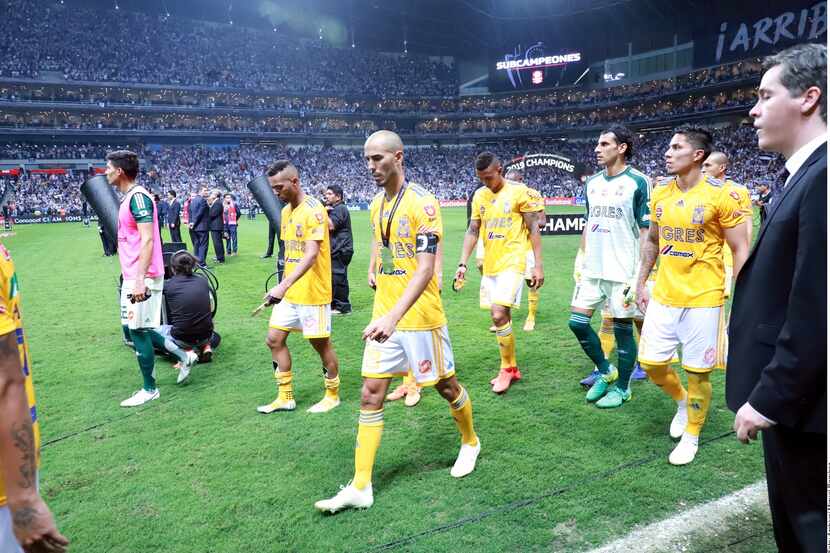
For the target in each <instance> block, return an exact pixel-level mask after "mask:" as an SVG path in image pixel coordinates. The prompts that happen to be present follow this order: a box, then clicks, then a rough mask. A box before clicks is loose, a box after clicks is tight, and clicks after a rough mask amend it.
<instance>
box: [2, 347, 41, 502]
mask: <svg viewBox="0 0 830 553" xmlns="http://www.w3.org/2000/svg"><path fill="white" fill-rule="evenodd" d="M25 382H26V380H25V376H24V375H23V371H22V369H21V368H20V352H19V351H18V347H17V335H16V334H15V333H14V332H10V333H8V334H5V335H3V336H0V467H2V468H3V476H4V481H5V482H6V483H7V484H6V485H7V487H8V492H9V497H10V498H12V497H13V495H14V494H20V495H23V496H27V495H29V496H31V495H35V494H36V493H37V490H36V480H37V476H36V475H37V459H36V453H35V439H34V434H33V433H32V420H31V415H30V414H29V407H28V404H27V402H26V388H25Z"/></svg>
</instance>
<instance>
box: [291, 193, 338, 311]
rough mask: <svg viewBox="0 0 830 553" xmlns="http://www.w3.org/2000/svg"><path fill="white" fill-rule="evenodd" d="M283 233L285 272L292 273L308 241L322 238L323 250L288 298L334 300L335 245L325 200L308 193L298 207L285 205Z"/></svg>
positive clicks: (314, 301)
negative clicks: (332, 279)
mask: <svg viewBox="0 0 830 553" xmlns="http://www.w3.org/2000/svg"><path fill="white" fill-rule="evenodd" d="M280 232H281V234H280V236H281V237H282V239H283V241H284V242H285V276H289V275H291V274H292V273H293V272H294V270H295V269H296V267H297V265H299V263H300V260H301V259H302V258H303V255H305V247H306V242H307V241H308V240H317V241H319V242H320V253H319V254H317V259H316V260H315V261H314V265H312V266H311V268H310V269H309V270H308V271H306V273H305V274H304V275H303V276H302V277H300V280H298V281H297V282H295V283H294V284H292V285H291V287H290V288H289V289H288V292H286V293H285V300H286V301H290V302H291V303H297V304H301V305H324V304H328V303H331V246H330V243H329V218H328V214H327V213H326V210H325V208H324V207H323V204H321V203H320V201H319V200H317V199H316V198H312V197H311V196H309V195H306V197H305V198H303V201H302V202H300V205H298V206H297V209H292V208H291V204H287V205H286V206H285V207H283V208H282V224H281V229H280Z"/></svg>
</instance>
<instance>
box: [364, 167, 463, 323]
mask: <svg viewBox="0 0 830 553" xmlns="http://www.w3.org/2000/svg"><path fill="white" fill-rule="evenodd" d="M385 195H386V193H385V192H381V193H380V194H378V195H377V196H375V199H374V200H372V205H370V206H369V220H370V221H371V223H372V239H373V241H374V246H375V248H376V250H375V253H376V255H377V259H378V263H376V264H375V273H376V275H375V282H376V283H377V290H376V291H375V305H374V309H373V310H372V319H377V318H379V317H382V316H383V315H385V314H387V313H389V311H391V310H392V307H394V305H395V304H396V303H397V301H398V300H399V299H400V297H401V296H402V295H403V291H404V290H405V289H406V287H407V285H408V284H409V281H410V280H412V275H414V274H415V269H416V268H417V266H418V263H417V261H416V259H415V250H416V242H417V235H418V234H435V235H436V236H438V239H439V241H440V240H441V239H443V236H444V228H443V223H442V222H441V208H440V207H439V205H438V201H437V200H436V199H435V196H433V195H432V194H431V193H430V192H429V191H427V190H426V189H424V188H423V187H422V186H420V185H417V184H415V183H408V184H407V185H406V190H405V191H404V192H403V196H402V197H401V201H400V203H399V204H398V208H397V209H396V210H395V213H394V216H393V217H392V221H391V224H390V222H389V217H390V215H391V213H392V208H393V206H394V204H395V199H394V198H393V199H392V200H391V201H390V200H387V199H386V198H385ZM381 205H383V214H381V213H380V210H381ZM387 228H389V249H390V250H391V256H387V258H389V257H391V261H392V264H393V267H384V266H383V261H382V259H383V255H382V253H381V252H382V249H383V239H382V236H383V235H382V234H381V233H384V234H385V233H386V229H387ZM445 324H447V318H446V317H445V316H444V306H443V305H442V304H441V296H440V295H439V293H438V281H437V280H436V279H435V278H433V279H430V281H429V284H427V287H426V289H425V290H424V292H423V293H422V294H421V295H420V297H419V298H418V299H417V300H416V301H415V303H414V304H412V307H410V308H409V311H407V312H406V314H405V315H404V316H403V318H402V319H401V320H400V321H399V322H398V326H397V329H398V330H432V329H435V328H440V327H442V326H444V325H445Z"/></svg>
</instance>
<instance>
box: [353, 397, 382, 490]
mask: <svg viewBox="0 0 830 553" xmlns="http://www.w3.org/2000/svg"><path fill="white" fill-rule="evenodd" d="M382 434H383V409H382V408H381V409H378V410H377V411H371V410H367V409H361V410H360V418H359V419H358V423H357V442H356V443H355V448H354V478H353V479H352V485H353V486H354V487H355V488H357V489H358V490H362V489H363V488H365V487H366V486H368V485H369V484H371V483H372V467H374V465H375V454H376V453H377V452H378V447H380V437H381V435H382Z"/></svg>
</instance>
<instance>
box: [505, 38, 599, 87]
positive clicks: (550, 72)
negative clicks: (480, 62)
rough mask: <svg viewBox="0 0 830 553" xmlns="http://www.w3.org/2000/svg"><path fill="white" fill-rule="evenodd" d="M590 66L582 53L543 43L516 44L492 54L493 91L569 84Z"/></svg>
mask: <svg viewBox="0 0 830 553" xmlns="http://www.w3.org/2000/svg"><path fill="white" fill-rule="evenodd" d="M587 68H588V62H587V60H585V58H584V56H583V55H582V52H580V51H578V50H562V49H558V50H554V49H552V48H549V47H547V46H546V45H545V43H544V42H534V43H531V44H530V45H523V44H516V45H515V46H513V47H512V48H506V49H504V50H503V51H501V52H499V51H495V52H493V53H492V54H491V56H490V90H491V91H493V92H512V91H515V90H533V89H538V88H553V87H557V86H569V85H572V84H574V82H575V81H576V80H577V79H579V77H580V76H581V75H582V73H583V72H584V71H585V70H586V69H587Z"/></svg>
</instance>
